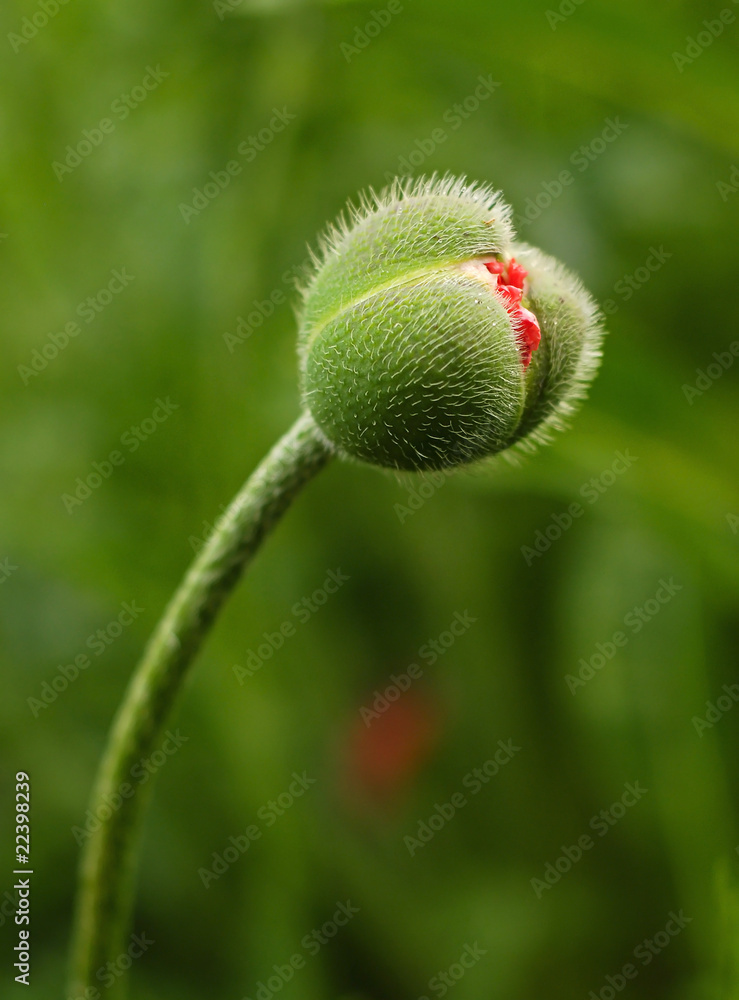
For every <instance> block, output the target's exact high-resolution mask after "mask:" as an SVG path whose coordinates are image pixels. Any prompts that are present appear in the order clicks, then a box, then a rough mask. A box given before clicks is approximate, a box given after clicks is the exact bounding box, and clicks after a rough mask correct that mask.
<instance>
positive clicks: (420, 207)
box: [299, 177, 602, 470]
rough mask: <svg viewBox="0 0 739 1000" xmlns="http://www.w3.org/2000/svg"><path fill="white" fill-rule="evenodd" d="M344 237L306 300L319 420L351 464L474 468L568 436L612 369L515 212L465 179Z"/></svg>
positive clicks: (354, 212)
mask: <svg viewBox="0 0 739 1000" xmlns="http://www.w3.org/2000/svg"><path fill="white" fill-rule="evenodd" d="M349 214H350V218H349V221H347V220H346V219H344V218H343V217H342V218H340V219H339V221H338V223H337V224H336V225H334V226H333V227H331V229H330V230H329V232H328V233H327V235H326V237H325V238H324V240H323V243H322V246H321V251H322V252H321V256H320V258H317V259H316V267H315V272H314V273H313V275H312V276H311V278H310V280H309V282H308V284H307V286H306V288H305V289H304V291H303V308H302V311H301V316H300V332H299V351H300V359H301V372H302V384H303V399H304V403H305V406H306V408H307V409H308V410H309V411H310V413H311V415H312V416H313V419H314V420H315V422H316V424H317V425H318V427H319V428H320V430H321V432H322V433H323V434H324V436H325V437H326V439H327V441H328V442H329V443H330V444H331V445H332V446H333V447H334V448H335V449H337V450H338V451H339V452H340V453H341V454H344V455H347V456H351V457H354V458H358V459H361V460H363V461H366V462H371V463H373V464H376V465H381V466H384V467H388V468H395V469H417V470H421V469H435V468H445V467H449V466H453V465H460V464H463V463H466V462H471V461H474V460H476V459H480V458H484V457H485V456H487V455H493V454H496V453H497V452H501V451H503V450H505V449H507V448H510V447H511V446H513V445H518V446H519V447H531V445H532V444H534V443H536V442H540V441H543V440H545V439H546V436H547V432H548V431H549V430H551V429H556V428H558V427H560V426H561V425H562V423H563V421H564V419H565V418H566V417H567V416H568V415H569V414H570V413H571V412H572V410H573V408H574V405H575V404H576V403H577V402H578V401H579V400H580V399H581V398H582V396H583V395H584V392H585V389H586V388H587V386H588V384H589V383H590V381H591V380H592V378H593V376H594V374H595V371H596V369H597V366H598V361H599V358H600V342H601V339H602V329H601V326H600V318H599V314H598V310H597V308H596V306H595V304H594V302H593V300H592V299H591V298H590V296H589V295H588V293H587V292H586V291H585V290H584V289H583V287H582V285H581V284H580V283H579V281H578V280H577V279H576V278H574V277H573V276H572V275H571V274H570V273H569V272H568V271H566V270H565V268H563V267H562V266H561V265H560V264H558V263H557V262H556V261H554V260H553V259H552V258H551V257H547V256H546V255H545V254H542V253H541V252H540V251H538V250H536V249H534V248H532V247H528V246H526V245H524V244H521V245H517V244H516V243H515V242H514V237H513V231H512V228H511V222H510V216H511V211H510V208H509V207H508V206H507V205H506V204H505V202H504V201H503V200H502V198H501V197H500V195H499V194H498V193H497V192H494V191H492V190H491V189H490V188H488V187H485V186H479V185H474V184H468V183H466V182H465V181H464V180H463V179H462V180H457V179H455V178H450V177H447V178H444V179H443V180H437V179H434V178H431V179H430V180H423V179H421V180H419V181H415V182H406V183H403V184H401V183H399V182H396V183H395V184H394V185H393V186H392V187H391V188H389V189H388V190H386V191H385V192H383V193H382V194H381V195H379V196H374V195H373V196H372V198H371V199H370V198H366V197H365V198H363V199H362V201H361V205H360V208H358V209H356V208H353V207H351V206H350V209H349Z"/></svg>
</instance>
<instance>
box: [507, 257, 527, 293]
mask: <svg viewBox="0 0 739 1000" xmlns="http://www.w3.org/2000/svg"><path fill="white" fill-rule="evenodd" d="M528 273H529V272H528V271H527V270H526V268H525V267H523V265H521V264H517V263H516V259H515V257H511V259H510V260H509V261H508V271H507V280H506V284H507V285H515V286H516V288H521V289H523V282H524V278H525V277H526V275H527V274H528Z"/></svg>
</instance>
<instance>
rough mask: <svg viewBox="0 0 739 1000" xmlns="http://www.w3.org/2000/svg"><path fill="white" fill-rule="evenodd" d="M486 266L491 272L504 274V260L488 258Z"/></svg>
mask: <svg viewBox="0 0 739 1000" xmlns="http://www.w3.org/2000/svg"><path fill="white" fill-rule="evenodd" d="M485 267H486V268H487V269H488V271H490V273H491V274H502V273H503V268H504V267H505V264H504V263H503V261H502V260H486V261H485Z"/></svg>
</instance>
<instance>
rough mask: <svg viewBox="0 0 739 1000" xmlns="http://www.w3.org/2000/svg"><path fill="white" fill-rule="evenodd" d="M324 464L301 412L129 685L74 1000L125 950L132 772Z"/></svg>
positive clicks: (110, 768) (113, 737)
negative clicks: (274, 531) (218, 621)
mask: <svg viewBox="0 0 739 1000" xmlns="http://www.w3.org/2000/svg"><path fill="white" fill-rule="evenodd" d="M329 457H330V452H329V450H328V448H327V446H326V444H325V443H324V442H323V440H322V438H321V437H320V435H319V433H318V431H317V428H316V426H315V424H314V422H313V420H312V418H311V417H310V416H309V415H308V414H303V415H302V416H301V417H300V418H299V419H298V420H297V421H296V422H295V424H294V426H293V427H292V429H291V430H290V431H288V433H287V434H286V435H285V436H284V437H283V438H282V439H281V440H280V441H279V442H278V443H277V445H275V447H274V448H273V449H272V451H271V452H270V453H269V455H267V457H266V458H265V459H264V461H263V462H262V464H261V465H260V466H259V468H258V469H257V470H256V471H255V472H254V474H253V475H252V476H251V477H250V478H249V479H248V480H247V482H246V483H245V485H244V486H243V488H242V489H241V490H240V492H239V493H238V494H237V495H236V497H235V498H234V500H233V502H232V503H231V506H230V507H229V508H228V510H227V511H226V512H225V514H224V515H223V517H222V518H221V519H220V520H219V522H218V524H217V525H216V526H215V528H214V529H213V532H212V534H211V535H210V538H209V539H208V541H207V542H206V543H205V545H204V546H203V548H202V549H201V551H200V552H199V553H198V555H197V556H196V558H195V559H194V561H193V563H192V565H191V566H190V568H189V570H188V571H187V573H186V574H185V577H184V579H183V581H182V583H181V584H180V586H179V587H178V589H177V591H176V592H175V594H174V597H173V598H172V600H171V601H170V603H169V605H168V606H167V608H166V610H165V612H164V614H163V616H162V618H161V620H160V621H159V624H158V625H157V627H156V629H155V630H154V633H153V634H152V636H151V638H150V640H149V643H148V645H147V647H146V649H145V651H144V655H143V657H142V659H141V662H140V663H139V665H138V667H137V669H136V670H135V672H134V674H133V676H132V678H131V681H130V683H129V686H128V689H127V691H126V694H125V697H124V699H123V703H122V704H121V706H120V708H119V710H118V713H117V715H116V717H115V720H114V722H113V726H112V728H111V731H110V735H109V738H108V744H107V747H106V749H105V752H104V754H103V757H102V760H101V762H100V766H99V770H98V774H97V779H96V781H95V786H94V789H93V794H92V798H91V802H90V810H91V812H92V813H93V815H97V814H98V811H99V810H100V809H101V807H103V806H105V807H106V809H107V811H108V812H112V814H111V815H110V818H109V819H107V820H106V821H105V822H102V823H101V824H100V827H99V829H98V830H97V831H95V832H94V833H93V834H92V835H91V836H90V838H89V840H88V841H87V842H86V844H85V847H84V850H83V856H82V860H81V865H80V874H79V888H78V897H77V905H76V913H75V921H74V928H73V941H72V964H71V979H70V994H69V995H70V996H72V997H74V998H78V997H85V996H87V995H88V994H87V993H86V989H87V988H88V987H98V986H99V984H100V980H99V979H98V978H97V977H96V973H97V972H98V970H100V969H101V968H104V967H105V964H106V963H107V962H110V961H115V960H116V959H117V958H118V957H119V956H120V955H121V954H122V953H123V952H124V951H125V941H124V938H125V935H126V934H127V933H128V930H129V926H130V915H131V908H132V903H133V886H134V880H135V870H136V854H137V848H138V842H139V835H140V829H141V824H142V820H143V816H144V812H145V808H146V802H147V800H148V792H149V788H150V785H151V784H152V783H151V782H147V783H146V785H136V784H135V782H133V781H132V780H131V768H132V767H134V766H135V765H136V763H137V762H138V761H140V760H141V758H142V757H146V756H147V755H149V754H150V753H151V752H152V750H154V749H155V745H156V743H157V740H158V738H159V737H160V734H161V732H162V729H163V726H164V723H165V721H166V719H167V716H168V714H169V711H170V709H171V707H172V704H173V702H174V700H175V698H176V697H177V694H178V692H179V690H180V688H181V686H182V683H183V680H184V677H185V674H186V672H187V668H188V666H189V665H190V662H191V661H192V659H193V658H194V656H195V654H196V653H197V651H198V649H199V647H200V644H201V642H202V641H203V639H204V638H205V635H206V634H207V632H208V629H209V628H210V626H211V625H212V624H213V621H214V620H215V617H216V615H217V614H218V611H219V609H220V607H221V605H222V603H223V602H224V600H225V599H226V597H227V596H228V594H229V593H230V592H231V590H232V589H233V587H234V585H235V584H236V582H237V580H238V579H239V577H240V575H241V572H242V570H243V569H244V567H245V566H246V565H247V563H248V562H249V561H250V560H251V558H252V556H254V554H255V553H256V551H257V550H258V548H259V546H260V544H261V542H262V540H263V538H264V537H265V535H266V534H267V533H268V532H269V530H270V529H271V528H272V527H273V526H274V525H275V524H276V523H277V521H278V520H279V519H280V517H281V516H282V514H283V513H284V512H285V511H286V509H287V508H288V506H289V505H290V502H291V501H292V499H293V498H294V497H295V496H296V495H297V493H298V492H299V491H300V489H301V488H302V487H303V486H304V485H305V484H306V483H307V482H308V481H309V480H310V479H311V478H312V477H313V476H314V475H315V474H316V473H317V472H318V471H319V469H321V468H322V467H323V466H324V465H325V464H326V462H327V461H328V459H329ZM127 784H128V785H129V786H131V785H133V786H134V787H135V788H136V791H135V794H133V795H132V796H131V797H124V796H122V795H121V788H122V786H125V785H127ZM118 803H119V805H118V808H115V805H116V804H118ZM102 815H104V813H102ZM115 990H116V987H113V993H115ZM112 995H113V994H111V995H110V997H109V1000H112Z"/></svg>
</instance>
